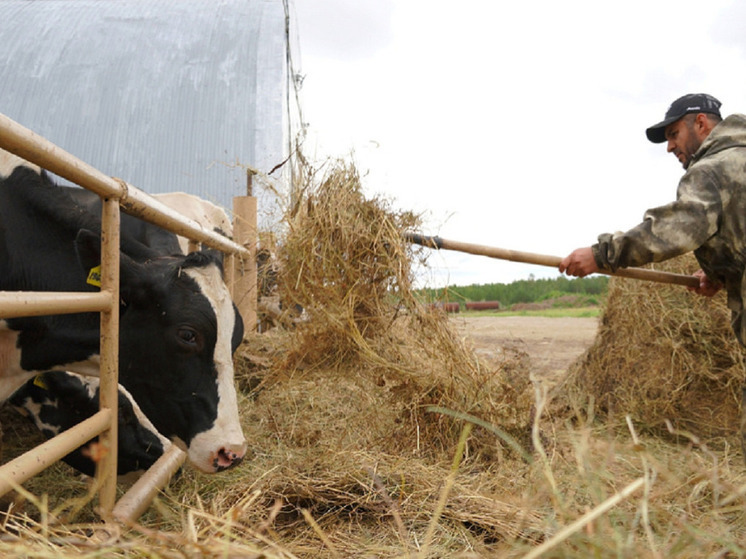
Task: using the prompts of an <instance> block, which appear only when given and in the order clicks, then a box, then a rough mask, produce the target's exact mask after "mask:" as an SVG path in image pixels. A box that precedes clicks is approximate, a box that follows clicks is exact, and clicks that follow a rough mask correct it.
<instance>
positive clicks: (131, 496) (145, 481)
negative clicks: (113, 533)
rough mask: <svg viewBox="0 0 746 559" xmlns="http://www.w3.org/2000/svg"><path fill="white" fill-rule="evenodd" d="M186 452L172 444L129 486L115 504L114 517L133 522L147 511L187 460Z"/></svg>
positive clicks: (120, 520) (125, 521)
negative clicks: (159, 492)
mask: <svg viewBox="0 0 746 559" xmlns="http://www.w3.org/2000/svg"><path fill="white" fill-rule="evenodd" d="M186 457H187V455H186V452H184V451H183V450H181V449H180V448H178V447H177V446H176V445H171V448H169V449H168V450H167V451H166V452H164V453H163V455H162V456H161V457H160V458H158V460H156V461H155V463H154V464H153V465H152V466H151V467H150V468H149V469H148V471H147V472H145V473H144V474H143V475H142V477H140V479H138V480H137V481H136V482H135V483H134V484H133V485H132V487H130V488H129V490H128V491H127V493H125V494H124V495H123V496H122V497H121V498H120V499H119V501H118V502H117V504H116V505H115V506H114V510H112V513H111V515H112V517H113V518H114V520H118V521H119V522H124V523H127V522H132V521H134V520H135V519H136V518H138V517H139V516H140V515H141V514H142V513H143V512H145V511H146V510H147V508H148V506H150V503H151V501H152V500H153V498H154V497H155V496H156V494H157V493H158V491H160V490H161V489H162V488H163V487H164V486H165V485H166V484H167V483H168V481H169V480H170V479H171V477H172V476H173V475H174V474H175V473H176V471H177V470H178V469H179V468H180V467H181V465H182V464H183V463H184V461H185V460H186Z"/></svg>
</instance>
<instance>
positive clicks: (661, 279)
mask: <svg viewBox="0 0 746 559" xmlns="http://www.w3.org/2000/svg"><path fill="white" fill-rule="evenodd" d="M404 238H405V239H406V240H407V241H409V242H410V243H414V244H418V245H422V246H424V247H428V248H436V249H445V250H455V251H458V252H466V253H468V254H477V255H480V256H489V257H490V258H498V259H500V260H510V261H511V262H524V263H526V264H538V265H539V266H549V267H552V268H557V267H559V265H560V262H562V258H560V257H559V256H549V255H546V254H536V253H533V252H520V251H517V250H509V249H505V248H497V247H490V246H484V245H476V244H472V243H462V242H459V241H451V240H448V239H442V238H441V237H428V236H426V235H419V234H416V233H405V234H404ZM598 273H599V274H605V275H607V276H619V277H623V278H631V279H639V280H645V281H655V282H658V283H671V284H675V285H683V286H686V287H695V288H696V287H699V279H697V278H696V277H694V276H688V275H685V274H672V273H669V272H659V271H657V270H647V269H643V268H619V269H618V270H617V271H616V272H612V271H609V270H599V271H598Z"/></svg>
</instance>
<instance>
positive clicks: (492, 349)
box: [451, 316, 598, 385]
mask: <svg viewBox="0 0 746 559" xmlns="http://www.w3.org/2000/svg"><path fill="white" fill-rule="evenodd" d="M451 320H452V321H453V324H454V325H455V326H456V328H457V329H458V332H459V333H460V334H461V335H462V336H464V338H465V339H466V340H467V341H468V342H469V343H471V344H473V346H474V348H475V351H476V352H477V354H478V355H480V356H482V357H485V358H487V359H494V358H498V359H499V358H501V357H502V356H503V355H504V354H505V352H506V351H511V352H515V351H520V352H525V353H527V354H528V356H529V359H530V365H531V374H532V380H542V381H546V382H548V384H550V385H553V384H554V383H556V382H557V381H559V380H560V379H561V378H562V376H563V375H564V374H565V372H566V371H567V368H568V367H569V365H570V364H571V363H573V362H574V361H575V360H576V359H577V358H578V357H579V356H580V355H582V354H583V352H584V351H585V350H586V349H588V347H590V345H591V344H592V343H593V339H594V338H595V336H596V331H597V329H598V319H597V318H548V317H529V316H506V317H494V316H484V317H481V316H477V317H460V316H454V317H453V318H452V319H451Z"/></svg>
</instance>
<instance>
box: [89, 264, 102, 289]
mask: <svg viewBox="0 0 746 559" xmlns="http://www.w3.org/2000/svg"><path fill="white" fill-rule="evenodd" d="M85 281H86V283H88V284H90V285H95V286H96V287H101V266H100V265H99V266H96V267H94V268H91V270H90V271H89V272H88V279H87V280H85Z"/></svg>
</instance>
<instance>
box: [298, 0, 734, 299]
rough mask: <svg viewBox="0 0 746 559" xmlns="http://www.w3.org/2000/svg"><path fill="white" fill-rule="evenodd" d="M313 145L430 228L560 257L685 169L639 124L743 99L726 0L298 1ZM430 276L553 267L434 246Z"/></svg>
mask: <svg viewBox="0 0 746 559" xmlns="http://www.w3.org/2000/svg"><path fill="white" fill-rule="evenodd" d="M294 9H295V13H296V16H297V17H296V24H297V29H298V39H299V45H300V55H301V60H300V66H301V69H300V73H301V74H303V75H304V76H305V79H304V81H303V87H302V89H301V92H300V94H301V103H302V109H303V113H304V115H303V116H304V121H305V122H306V123H307V124H308V125H309V135H308V139H307V141H306V144H305V151H306V154H307V155H310V156H311V157H312V158H313V157H315V158H316V159H317V160H319V161H321V160H324V159H325V158H327V157H329V156H331V157H348V156H350V155H351V156H352V158H353V159H354V161H355V162H356V164H357V166H358V169H359V170H360V171H361V172H362V173H367V175H366V176H365V178H364V186H365V189H366V191H367V192H368V193H369V194H370V195H382V196H384V197H386V198H390V199H391V200H392V201H393V202H394V206H395V207H397V208H401V209H411V210H414V211H416V212H418V213H423V212H424V213H425V217H426V223H427V224H426V226H425V228H424V229H423V231H422V232H423V233H425V234H437V235H440V236H441V237H444V238H447V239H452V240H458V241H463V242H471V243H478V244H483V245H490V246H497V247H501V248H509V249H513V250H520V251H527V252H536V253H540V254H550V255H554V256H565V255H566V254H567V253H569V252H570V251H571V250H573V249H575V248H577V247H579V246H587V245H590V244H592V243H593V242H595V240H596V237H597V236H598V234H600V233H603V232H607V231H616V230H626V229H629V228H630V227H633V226H634V225H636V224H637V223H638V222H639V221H640V219H641V218H642V215H643V213H644V211H645V210H646V209H647V208H649V207H653V206H657V205H660V204H664V203H666V202H668V201H670V200H672V199H673V198H674V196H675V191H676V185H677V182H678V179H679V177H680V176H681V174H682V173H683V170H682V168H681V166H680V164H679V163H678V161H677V160H676V159H675V158H674V156H673V155H671V154H667V153H666V150H665V145H655V144H651V143H650V142H648V141H647V139H646V138H645V133H644V131H645V128H647V127H648V126H650V125H651V124H654V123H656V122H658V121H660V120H662V118H663V115H664V113H665V111H666V109H667V107H668V105H669V103H670V102H671V101H673V99H675V98H676V97H679V96H680V95H683V94H685V93H696V92H706V93H710V94H712V95H714V96H715V97H717V98H718V99H719V100H720V101H722V102H723V107H722V108H721V111H722V112H723V116H725V115H727V114H730V113H734V112H746V33H744V29H746V2H739V1H738V0H709V1H708V2H707V3H702V2H700V1H693V0H675V1H670V0H655V1H651V0H625V1H624V2H613V3H612V2H607V1H602V0H583V1H579V0H578V1H573V0H566V1H563V2H558V1H557V0H537V1H528V0H527V1H518V0H514V1H510V2H508V1H502V0H461V1H458V2H456V1H453V0H452V1H449V2H446V1H440V0H294ZM430 265H431V266H433V267H435V269H436V274H435V276H434V277H433V278H430V281H429V283H431V284H437V285H442V284H458V285H468V284H471V283H493V282H504V283H507V282H511V281H513V280H516V279H525V278H527V277H528V276H529V274H531V273H533V274H534V275H535V276H536V277H556V276H557V275H559V272H558V271H557V270H556V269H552V268H546V267H540V266H531V265H524V264H518V263H512V262H504V261H499V260H494V259H489V258H486V257H480V256H470V255H466V254H461V253H455V252H450V251H440V252H439V253H438V254H434V255H433V256H432V257H431V258H430Z"/></svg>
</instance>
